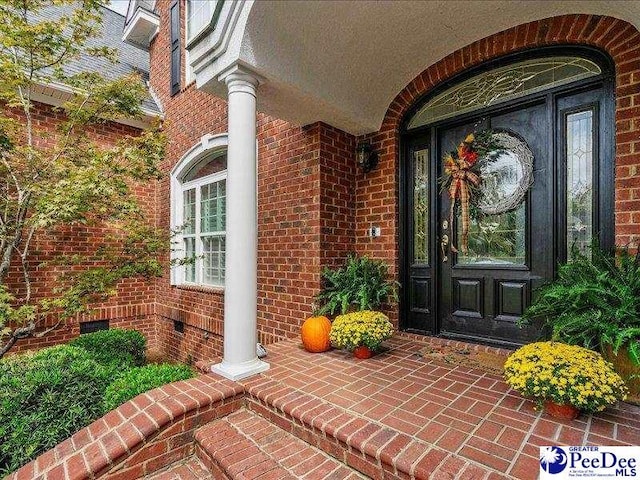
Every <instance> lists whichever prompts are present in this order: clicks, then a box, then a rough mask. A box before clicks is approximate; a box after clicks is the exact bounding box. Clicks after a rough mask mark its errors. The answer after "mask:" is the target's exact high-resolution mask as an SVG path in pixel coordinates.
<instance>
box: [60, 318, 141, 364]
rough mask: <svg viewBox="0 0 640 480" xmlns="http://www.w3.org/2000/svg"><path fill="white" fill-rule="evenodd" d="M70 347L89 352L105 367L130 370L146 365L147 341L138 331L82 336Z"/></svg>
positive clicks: (113, 331) (104, 332)
mask: <svg viewBox="0 0 640 480" xmlns="http://www.w3.org/2000/svg"><path fill="white" fill-rule="evenodd" d="M70 345H73V346H74V347H79V348H82V349H84V350H86V351H87V352H89V353H90V354H91V356H92V358H93V359H94V360H95V361H96V362H98V363H101V364H103V365H115V366H117V367H119V368H129V367H137V366H140V365H144V363H145V357H144V354H145V348H146V345H147V340H146V339H145V338H144V335H142V334H141V333H140V332H138V331H136V330H121V329H117V328H114V329H112V330H102V331H99V332H95V333H87V334H85V335H80V336H79V337H78V338H76V339H75V340H73V341H71V343H70Z"/></svg>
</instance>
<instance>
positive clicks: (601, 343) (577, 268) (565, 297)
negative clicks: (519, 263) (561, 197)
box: [523, 244, 640, 402]
mask: <svg viewBox="0 0 640 480" xmlns="http://www.w3.org/2000/svg"><path fill="white" fill-rule="evenodd" d="M533 319H542V320H543V322H544V325H545V326H546V328H547V331H548V333H549V336H550V337H551V339H553V340H557V341H561V342H565V343H569V344H572V345H579V346H583V347H586V348H589V349H592V350H598V351H600V352H601V353H602V354H603V356H604V357H605V358H606V359H607V360H609V361H611V362H612V363H613V364H614V367H615V368H616V371H617V372H618V373H620V375H621V376H622V377H623V378H624V380H625V382H626V383H627V386H628V387H629V389H630V395H629V398H630V399H632V400H633V401H634V402H640V254H636V255H632V254H631V253H630V252H629V250H628V249H627V248H619V249H618V251H617V255H612V254H611V253H609V252H606V251H603V250H602V249H600V248H599V246H598V245H597V244H596V245H593V246H592V248H591V249H590V255H588V254H587V253H582V252H580V251H578V250H577V249H574V250H573V252H572V260H571V261H570V262H568V263H567V264H565V265H563V266H561V267H560V270H559V272H558V278H557V280H555V281H553V282H551V283H549V284H547V285H545V286H544V287H542V288H541V289H540V290H539V292H538V296H537V298H536V300H535V301H534V302H533V304H532V305H531V307H530V308H529V309H528V310H527V311H526V312H525V314H524V316H523V322H525V323H529V322H531V321H532V320H533Z"/></svg>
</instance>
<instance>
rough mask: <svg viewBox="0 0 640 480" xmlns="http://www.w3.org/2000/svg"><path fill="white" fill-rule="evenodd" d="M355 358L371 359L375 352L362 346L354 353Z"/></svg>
mask: <svg viewBox="0 0 640 480" xmlns="http://www.w3.org/2000/svg"><path fill="white" fill-rule="evenodd" d="M353 356H354V357H356V358H360V359H365V358H371V357H373V350H371V349H370V348H369V347H365V346H364V345H360V346H359V347H356V348H355V350H354V351H353Z"/></svg>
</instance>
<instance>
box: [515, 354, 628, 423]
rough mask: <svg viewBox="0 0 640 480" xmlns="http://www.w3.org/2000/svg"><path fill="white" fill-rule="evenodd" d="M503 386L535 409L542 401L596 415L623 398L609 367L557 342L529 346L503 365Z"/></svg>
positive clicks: (597, 358)
mask: <svg viewBox="0 0 640 480" xmlns="http://www.w3.org/2000/svg"><path fill="white" fill-rule="evenodd" d="M504 376H505V379H506V382H507V384H509V386H510V387H511V388H513V389H514V390H517V391H519V392H520V393H521V394H522V395H524V396H525V397H529V398H531V399H533V400H534V401H535V402H536V403H537V404H538V405H539V406H541V405H542V404H543V403H544V402H545V401H552V402H554V403H556V404H558V405H572V406H574V407H576V408H578V409H579V410H582V411H585V412H598V411H602V410H604V409H605V408H606V407H607V406H608V405H612V404H614V403H615V402H616V401H618V400H624V399H625V398H626V396H627V387H626V386H625V384H624V382H623V380H622V378H620V375H618V374H617V373H616V372H615V371H614V370H613V367H612V365H611V364H610V363H609V362H607V361H605V360H604V359H603V358H602V356H601V355H600V354H599V353H597V352H594V351H591V350H588V349H586V348H583V347H578V346H575V345H567V344H564V343H559V342H537V343H530V344H529V345H525V346H524V347H521V348H519V349H518V350H516V351H515V352H513V353H512V354H511V355H510V356H509V358H508V359H507V361H506V362H505V364H504Z"/></svg>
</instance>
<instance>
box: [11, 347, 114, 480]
mask: <svg viewBox="0 0 640 480" xmlns="http://www.w3.org/2000/svg"><path fill="white" fill-rule="evenodd" d="M112 372H113V370H111V369H110V368H108V367H104V366H103V365H101V364H100V363H98V362H96V361H95V360H94V359H93V358H92V356H91V354H90V353H89V352H87V351H85V350H83V349H81V348H77V347H73V346H69V345H60V346H56V347H51V348H47V349H44V350H41V351H39V352H37V353H30V354H22V355H17V356H12V357H9V358H7V359H4V360H2V361H1V362H0V419H2V420H1V421H0V474H1V473H3V472H4V473H8V472H11V471H13V470H15V469H17V468H19V467H20V466H22V465H24V464H25V463H27V462H28V461H29V460H31V459H33V458H35V457H37V456H38V455H39V454H41V453H43V452H45V451H46V450H49V449H50V448H52V447H54V446H55V445H56V444H58V443H59V442H61V441H62V440H64V439H65V438H67V437H69V436H70V435H72V434H73V433H75V432H76V431H78V430H79V429H81V428H82V427H85V426H86V425H88V424H90V423H91V422H93V421H94V420H95V419H96V418H98V417H99V416H100V415H102V399H103V397H104V391H105V389H106V388H107V385H108V384H109V383H110V382H111V381H112V378H111V376H112ZM0 476H2V475H0Z"/></svg>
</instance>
